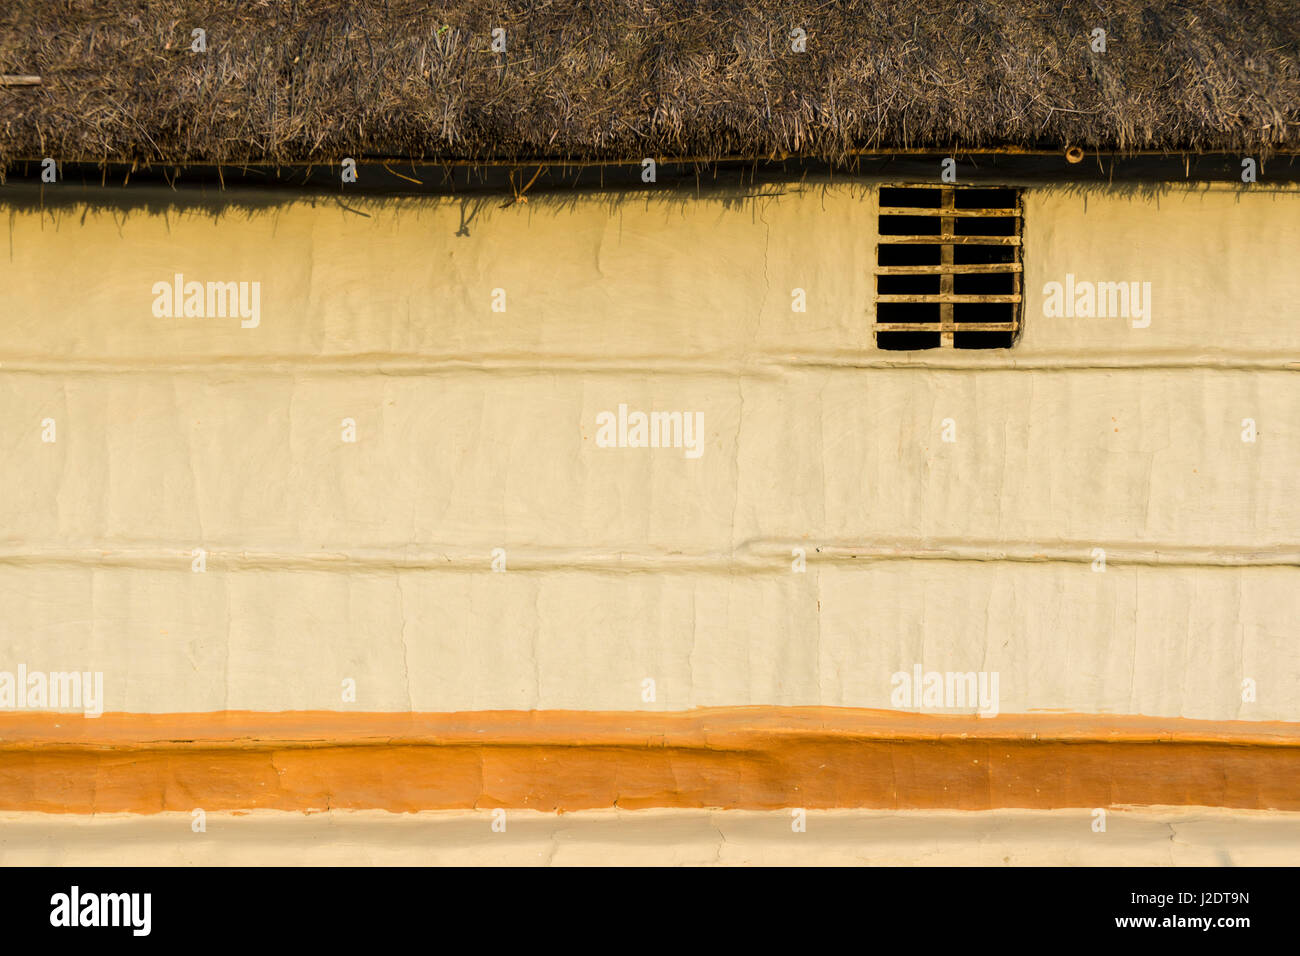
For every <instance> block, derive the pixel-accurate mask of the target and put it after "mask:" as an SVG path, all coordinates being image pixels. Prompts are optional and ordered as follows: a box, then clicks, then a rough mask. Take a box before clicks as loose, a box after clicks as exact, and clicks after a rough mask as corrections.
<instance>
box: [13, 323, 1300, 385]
mask: <svg viewBox="0 0 1300 956" xmlns="http://www.w3.org/2000/svg"><path fill="white" fill-rule="evenodd" d="M866 334H867V335H868V336H869V334H870V333H869V331H868V332H867V333H866ZM901 356H902V353H897V352H878V351H876V350H872V349H867V350H863V351H861V352H826V353H823V354H817V353H808V352H803V353H801V352H784V353H778V352H772V353H760V354H758V355H755V354H753V353H748V354H744V355H735V356H727V355H714V356H704V357H699V356H696V357H692V358H680V357H678V356H675V355H638V356H628V357H627V358H623V359H611V358H610V357H608V356H596V355H592V356H573V355H568V356H560V355H541V356H537V355H524V354H518V355H515V354H497V355H476V356H472V357H464V356H427V357H419V358H412V357H409V356H393V355H375V354H356V355H339V356H328V357H317V356H275V355H260V356H229V355H221V356H213V357H212V358H211V359H204V358H197V357H196V358H195V359H194V360H192V361H181V362H177V361H174V360H164V359H151V358H121V359H99V360H95V359H89V360H88V359H68V360H63V359H48V358H39V359H32V358H12V359H6V358H0V375H4V374H9V375H60V376H64V375H121V374H145V375H147V374H157V373H161V374H191V375H192V374H209V375H219V374H230V373H234V372H238V373H241V374H247V373H249V372H253V373H256V374H262V375H298V374H302V375H387V376H420V375H438V374H449V373H456V372H476V371H502V372H518V373H539V374H561V373H591V374H601V373H608V374H621V373H625V372H643V373H647V374H664V375H725V376H729V377H735V376H736V375H745V376H750V377H755V378H757V377H772V376H779V375H780V374H781V373H782V372H784V371H791V370H803V369H827V370H831V371H856V370H862V369H877V370H882V371H901V370H907V369H925V370H929V371H943V372H947V371H951V372H1000V371H1044V372H1074V371H1079V372H1086V371H1107V372H1111V371H1126V370H1145V369H1204V370H1208V371H1216V370H1222V371H1259V372H1269V371H1275V372H1296V371H1300V355H1296V356H1294V357H1288V356H1285V355H1283V356H1279V355H1278V354H1277V352H1276V351H1274V352H1271V353H1265V352H1259V353H1251V352H1236V353H1232V352H1220V353H1207V352H1195V351H1185V352H1178V351H1175V352H1150V353H1146V354H1143V353H1141V352H1117V353H1114V354H1098V353H1092V354H1087V353H1083V354H1080V353H1058V352H1043V353H1040V354H1038V355H1034V354H1027V355H1025V354H1020V355H1007V356H994V355H992V354H991V353H990V352H989V351H988V350H978V352H977V353H971V354H966V353H962V352H960V351H957V352H954V351H951V350H950V351H946V352H945V351H942V350H935V354H934V355H933V356H931V355H927V354H924V353H920V352H917V353H908V354H907V355H906V357H901Z"/></svg>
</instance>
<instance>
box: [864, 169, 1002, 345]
mask: <svg viewBox="0 0 1300 956" xmlns="http://www.w3.org/2000/svg"><path fill="white" fill-rule="evenodd" d="M1021 222H1022V219H1021V213H1020V195H1019V191H1018V190H1015V189H1007V188H1000V187H999V188H988V187H979V188H966V187H959V186H886V187H883V188H882V189H881V190H880V216H879V221H878V225H877V229H878V234H879V242H878V243H877V245H876V321H875V329H874V332H875V339H876V345H877V346H878V347H879V348H882V349H890V350H898V351H908V350H914V349H932V348H964V349H1002V348H1010V347H1011V346H1012V345H1013V344H1014V343H1015V341H1016V337H1017V336H1018V335H1019V333H1020V311H1021V310H1020V305H1021V299H1022V296H1021V260H1020V238H1021Z"/></svg>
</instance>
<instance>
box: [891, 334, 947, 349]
mask: <svg viewBox="0 0 1300 956" xmlns="http://www.w3.org/2000/svg"><path fill="white" fill-rule="evenodd" d="M876 346H877V347H878V348H882V349H886V350H887V351H890V352H913V351H916V350H918V349H937V348H938V347H939V333H938V332H878V333H876Z"/></svg>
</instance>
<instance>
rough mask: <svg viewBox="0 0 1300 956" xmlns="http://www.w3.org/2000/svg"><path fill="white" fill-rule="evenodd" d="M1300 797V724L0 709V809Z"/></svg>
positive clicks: (920, 805) (779, 712)
mask: <svg viewBox="0 0 1300 956" xmlns="http://www.w3.org/2000/svg"><path fill="white" fill-rule="evenodd" d="M1119 805H1202V806H1216V807H1231V808H1249V809H1278V810H1300V724H1293V723H1262V722H1253V721H1196V720H1182V719H1161V718H1150V717H1120V716H1110V715H1080V714H1068V715H1062V714H1050V715H1012V714H1008V715H1002V716H999V717H995V718H978V717H966V716H929V715H917V714H907V713H897V712H891V711H875V710H858V709H852V708H836V707H807V708H803V707H735V708H708V709H701V710H693V711H686V712H673V713H665V712H608V711H593V712H585V711H475V712H465V713H450V714H390V713H342V712H280V713H256V712H246V711H233V712H219V713H202V714H105V715H104V716H102V717H100V718H98V719H87V718H84V717H81V716H77V715H66V714H52V713H40V714H35V713H31V712H25V713H9V714H0V810H36V811H45V812H67V813H92V812H97V813H109V812H123V811H125V812H135V813H153V812H158V811H163V810H180V811H189V810H192V809H194V808H196V807H201V808H203V809H205V810H249V809H255V808H270V809H279V810H304V811H305V810H323V809H327V808H334V809H339V808H350V809H363V808H364V809H385V810H393V811H413V810H426V809H466V808H472V807H477V808H488V807H507V808H531V809H538V810H584V809H592V808H599V807H612V806H617V807H623V808H628V809H636V808H646V807H718V808H741V809H775V808H779V807H806V808H827V807H867V808H887V809H945V808H947V809H961V810H985V809H994V808H1002V807H1026V808H1035V809H1050V808H1057V807H1108V806H1119Z"/></svg>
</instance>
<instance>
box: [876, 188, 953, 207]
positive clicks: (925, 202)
mask: <svg viewBox="0 0 1300 956" xmlns="http://www.w3.org/2000/svg"><path fill="white" fill-rule="evenodd" d="M880 205H881V207H882V208H883V207H885V206H928V207H931V208H934V209H938V208H939V194H938V193H937V192H935V190H933V189H931V188H930V187H928V186H921V187H918V188H915V189H910V188H908V187H905V186H885V187H884V188H883V189H881V190H880Z"/></svg>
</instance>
